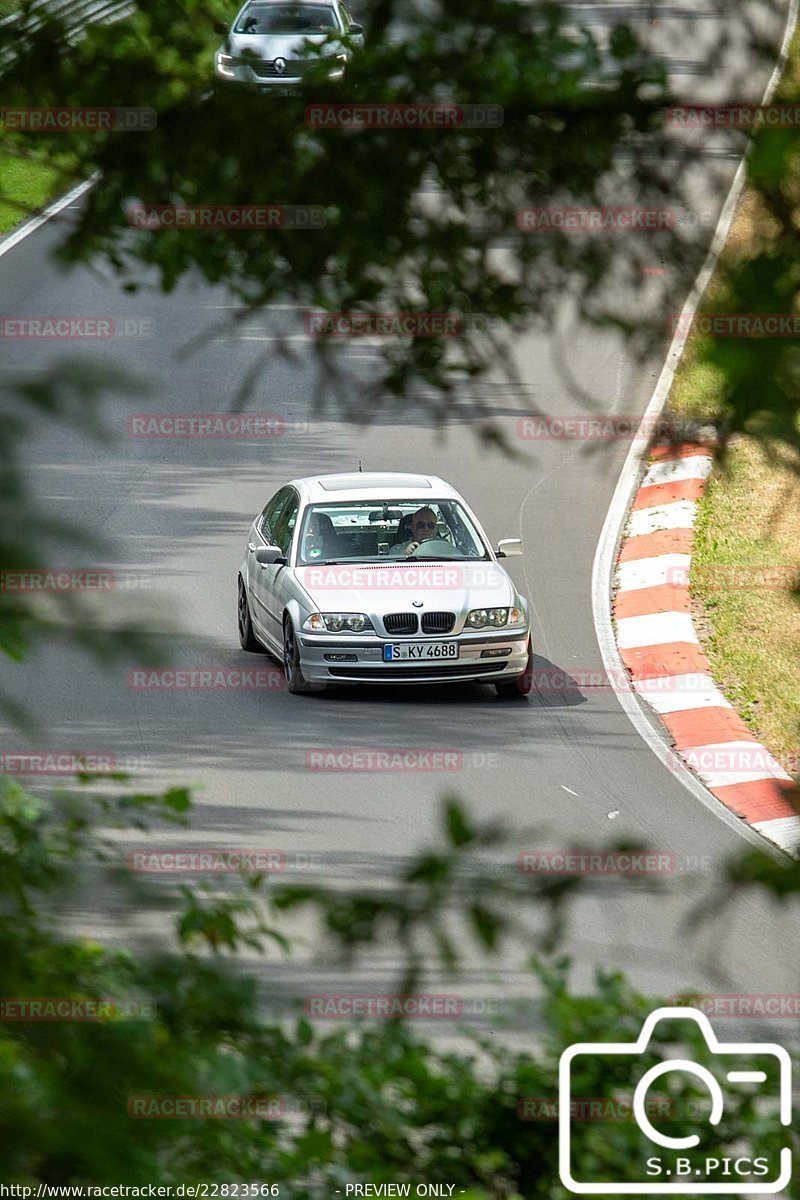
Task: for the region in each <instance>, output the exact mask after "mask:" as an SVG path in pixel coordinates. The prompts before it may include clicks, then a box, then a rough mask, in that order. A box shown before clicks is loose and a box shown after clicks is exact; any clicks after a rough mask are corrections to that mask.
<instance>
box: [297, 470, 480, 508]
mask: <svg viewBox="0 0 800 1200" xmlns="http://www.w3.org/2000/svg"><path fill="white" fill-rule="evenodd" d="M292 487H295V488H297V490H298V491H299V492H300V493H301V495H302V496H303V498H304V499H305V500H306V501H308V502H312V501H313V502H317V503H320V502H323V501H326V500H327V501H333V500H354V501H355V500H377V499H381V500H382V499H384V498H385V499H387V500H417V499H420V500H421V499H423V498H424V496H425V493H426V492H427V493H429V494H430V497H431V499H432V500H433V499H437V500H451V499H452V500H460V499H461V497H460V496H459V494H458V492H457V491H456V490H455V488H453V487H451V486H450V484H449V483H445V481H444V480H443V479H440V478H439V477H438V476H437V475H407V474H403V473H401V472H397V471H354V472H352V473H351V474H340V475H307V476H306V477H305V478H304V479H293V480H292Z"/></svg>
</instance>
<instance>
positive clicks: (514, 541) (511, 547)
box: [497, 538, 522, 558]
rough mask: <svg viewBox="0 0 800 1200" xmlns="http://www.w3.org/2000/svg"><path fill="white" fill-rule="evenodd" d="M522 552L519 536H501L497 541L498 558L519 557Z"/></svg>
mask: <svg viewBox="0 0 800 1200" xmlns="http://www.w3.org/2000/svg"><path fill="white" fill-rule="evenodd" d="M520 554H522V539H521V538H501V539H500V541H499V542H498V543H497V557H498V558H519V556H520Z"/></svg>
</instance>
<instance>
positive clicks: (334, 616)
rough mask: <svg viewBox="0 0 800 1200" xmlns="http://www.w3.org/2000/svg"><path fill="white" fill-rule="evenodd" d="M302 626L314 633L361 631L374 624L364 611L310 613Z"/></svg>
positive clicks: (372, 627) (371, 627) (370, 627)
mask: <svg viewBox="0 0 800 1200" xmlns="http://www.w3.org/2000/svg"><path fill="white" fill-rule="evenodd" d="M303 628H304V629H311V630H313V631H314V632H315V633H323V632H325V630H327V631H328V633H363V632H364V630H365V629H374V625H373V624H372V621H370V619H369V617H367V616H365V614H364V613H312V614H311V616H310V617H309V618H308V620H307V621H306V622H305V624H304V625H303Z"/></svg>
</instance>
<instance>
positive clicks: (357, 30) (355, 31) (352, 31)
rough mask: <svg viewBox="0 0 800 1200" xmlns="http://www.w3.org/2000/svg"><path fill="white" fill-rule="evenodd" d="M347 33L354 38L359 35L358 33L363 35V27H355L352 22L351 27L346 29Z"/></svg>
mask: <svg viewBox="0 0 800 1200" xmlns="http://www.w3.org/2000/svg"><path fill="white" fill-rule="evenodd" d="M347 32H348V33H350V34H352V35H353V36H354V37H355V36H357V35H358V34H360V33H363V32H364V26H363V25H357V24H356V23H355V21H353V23H352V24H351V26H350V28H349V29H348V31H347Z"/></svg>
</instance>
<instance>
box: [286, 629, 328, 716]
mask: <svg viewBox="0 0 800 1200" xmlns="http://www.w3.org/2000/svg"><path fill="white" fill-rule="evenodd" d="M283 673H284V675H285V676H286V690H287V692H289V693H290V695H292V696H305V695H307V694H308V693H309V692H322V691H324V690H325V684H324V683H309V682H308V680H307V679H306V677H305V676H304V675H303V672H302V670H301V667H300V647H299V646H298V644H297V634H296V633H295V628H294V625H293V624H292V618H291V617H289V616H286V617H284V618H283Z"/></svg>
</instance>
